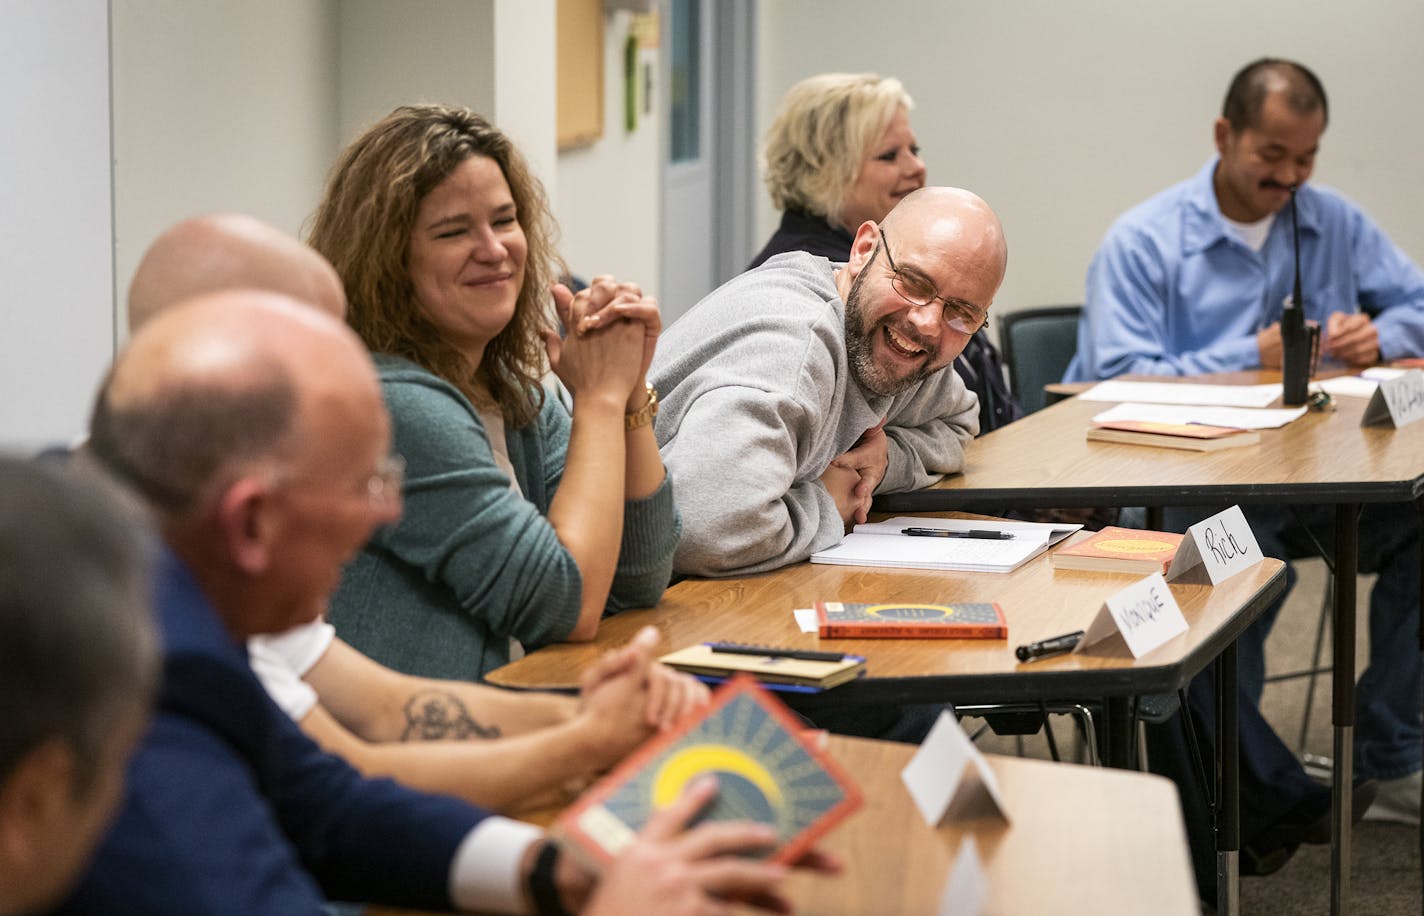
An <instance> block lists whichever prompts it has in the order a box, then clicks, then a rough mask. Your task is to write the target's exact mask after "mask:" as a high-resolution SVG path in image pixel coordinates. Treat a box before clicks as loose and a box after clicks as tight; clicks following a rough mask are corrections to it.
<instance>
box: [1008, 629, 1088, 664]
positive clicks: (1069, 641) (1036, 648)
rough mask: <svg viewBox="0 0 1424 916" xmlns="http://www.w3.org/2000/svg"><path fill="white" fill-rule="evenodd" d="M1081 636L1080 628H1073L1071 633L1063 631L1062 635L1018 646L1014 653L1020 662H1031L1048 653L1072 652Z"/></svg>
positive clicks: (1048, 654) (1044, 656)
mask: <svg viewBox="0 0 1424 916" xmlns="http://www.w3.org/2000/svg"><path fill="white" fill-rule="evenodd" d="M1082 638H1083V631H1082V630H1074V631H1073V632H1072V633H1064V634H1063V635H1062V636H1055V637H1053V638H1052V639H1045V640H1042V641H1041V642H1031V643H1029V644H1028V645H1026V646H1019V647H1018V648H1017V649H1015V650H1014V654H1015V655H1017V656H1018V657H1019V661H1021V662H1031V661H1033V660H1034V659H1039V658H1047V657H1048V656H1050V655H1060V654H1062V653H1064V652H1072V651H1073V650H1074V649H1075V648H1077V646H1078V642H1079V640H1081V639H1082Z"/></svg>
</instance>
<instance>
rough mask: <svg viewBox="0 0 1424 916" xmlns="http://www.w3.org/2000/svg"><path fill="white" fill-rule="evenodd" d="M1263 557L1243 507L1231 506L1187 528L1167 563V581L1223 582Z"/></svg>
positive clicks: (1214, 583) (1216, 583) (1218, 583)
mask: <svg viewBox="0 0 1424 916" xmlns="http://www.w3.org/2000/svg"><path fill="white" fill-rule="evenodd" d="M1261 558H1262V554H1261V545H1259V544H1257V543H1256V535H1255V533H1253V532H1252V531H1251V526H1250V525H1248V524H1247V523H1246V516H1245V515H1243V514H1242V512H1241V507H1240V506H1232V507H1231V508H1230V509H1226V510H1224V511H1222V512H1218V513H1217V514H1216V515H1213V516H1212V517H1211V518H1208V519H1203V520H1202V521H1200V522H1197V523H1196V524H1195V525H1193V526H1192V527H1190V528H1188V529H1187V534H1186V537H1184V538H1182V545H1181V546H1180V547H1178V548H1177V555H1176V556H1174V557H1173V558H1172V565H1171V566H1169V567H1167V581H1169V582H1183V583H1198V584H1204V583H1210V584H1212V585H1220V584H1221V583H1223V582H1225V581H1226V580H1227V579H1230V578H1231V577H1232V576H1234V575H1236V574H1237V573H1239V572H1241V571H1242V570H1243V569H1247V568H1249V567H1251V566H1254V565H1255V564H1256V562H1257V561H1258V560H1260V559H1261Z"/></svg>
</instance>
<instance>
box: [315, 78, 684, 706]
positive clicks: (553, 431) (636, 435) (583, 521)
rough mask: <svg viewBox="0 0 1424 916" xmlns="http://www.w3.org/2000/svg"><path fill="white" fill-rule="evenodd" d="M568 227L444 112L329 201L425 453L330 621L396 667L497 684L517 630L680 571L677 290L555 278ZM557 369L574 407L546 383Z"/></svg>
mask: <svg viewBox="0 0 1424 916" xmlns="http://www.w3.org/2000/svg"><path fill="white" fill-rule="evenodd" d="M552 234H553V220H552V217H551V216H550V214H549V212H548V205H547V203H546V201H545V198H544V193H543V189H542V188H541V186H540V185H539V182H538V180H537V179H535V178H534V176H533V175H532V174H531V173H530V171H529V168H528V166H527V165H526V164H525V162H524V159H523V157H522V156H520V154H519V152H518V151H517V150H516V149H515V148H514V146H513V144H512V143H511V142H510V140H509V138H508V137H506V136H505V135H504V134H503V133H501V132H500V131H499V130H498V129H497V128H495V127H494V126H493V125H491V124H489V123H488V122H487V121H485V120H484V119H483V118H481V117H480V116H479V115H476V114H474V113H473V112H471V111H469V110H467V109H462V108H453V107H445V106H438V105H422V106H409V107H402V108H398V109H396V110H395V111H394V112H392V113H391V114H390V115H388V116H387V117H386V118H384V119H382V120H381V121H380V122H378V123H377V124H375V125H374V126H373V127H371V128H370V129H369V130H367V131H366V132H365V133H364V134H362V135H361V136H360V137H359V138H358V139H357V140H356V141H354V142H353V143H352V144H351V145H350V146H349V147H348V148H347V149H346V150H345V152H343V153H342V155H341V156H340V158H339V159H338V160H337V163H336V165H335V166H334V168H333V169H332V173H331V176H330V179H329V182H328V185H327V189H326V193H325V195H324V197H323V199H322V202H321V204H320V206H319V207H318V209H317V212H316V216H315V220H314V224H313V227H312V232H311V239H310V241H311V244H312V245H313V247H315V248H316V249H317V250H318V251H320V252H321V253H322V254H324V255H325V256H326V257H327V258H328V259H330V261H331V262H332V264H333V265H335V267H336V269H337V272H338V273H340V274H341V277H342V280H343V283H344V285H345V288H346V295H347V298H348V300H349V311H348V321H349V322H350V324H351V326H352V327H353V328H354V329H355V330H356V332H357V333H358V334H359V335H360V336H361V338H362V339H363V340H364V341H365V342H366V345H367V347H369V348H370V350H371V352H372V354H373V356H374V358H375V360H376V365H377V368H378V370H379V372H380V376H381V382H382V388H383V392H384V395H385V399H386V404H387V406H388V407H389V409H390V413H391V417H392V421H393V424H394V434H395V442H396V448H397V450H398V451H399V452H400V453H401V455H402V456H403V457H404V458H405V461H406V462H407V471H406V479H405V484H404V488H403V497H404V499H405V514H404V516H403V518H402V519H401V520H400V522H399V523H398V524H396V525H394V526H392V527H390V528H387V529H384V530H382V531H380V532H378V533H377V535H376V536H375V537H374V538H373V539H372V541H371V543H370V544H368V545H367V547H366V548H365V550H363V551H362V552H361V553H360V554H359V555H358V556H357V557H356V558H355V559H354V560H353V561H352V563H351V564H350V566H349V567H348V568H347V570H346V572H345V575H344V576H343V579H342V582H341V586H340V588H339V589H338V591H337V593H336V595H335V597H334V598H333V600H332V605H331V609H330V619H331V622H332V623H333V624H334V625H335V626H336V628H337V630H338V631H339V632H340V633H341V635H342V636H343V638H345V639H346V640H347V641H349V642H351V643H352V644H353V645H355V646H356V647H357V648H359V649H361V650H362V651H363V652H365V653H366V654H368V655H370V656H372V657H373V658H376V659H377V660H379V661H381V662H383V663H385V664H387V665H389V666H391V667H394V668H397V669H400V670H403V671H408V672H411V673H414V674H421V675H425V676H430V677H452V678H465V679H477V678H479V677H480V676H481V675H483V674H484V672H486V671H488V670H490V669H492V668H495V667H497V666H499V665H500V664H503V663H504V662H505V661H507V660H508V657H509V640H510V639H511V638H512V639H515V640H518V641H519V642H521V643H523V644H524V645H526V646H539V645H544V644H547V643H550V642H557V641H559V640H565V639H574V640H580V639H591V638H592V637H593V636H594V634H595V633H596V632H597V627H598V621H599V618H600V617H601V616H602V615H603V613H604V612H605V610H619V609H622V608H627V607H643V606H648V605H651V604H654V603H656V602H657V600H658V598H659V596H660V595H661V594H662V591H663V589H664V588H665V587H666V585H667V582H668V579H669V577H670V576H671V570H672V554H673V548H674V547H675V546H676V543H677V536H678V521H677V516H676V512H675V509H674V507H673V498H672V487H671V483H670V481H669V480H668V478H667V475H666V472H665V471H664V469H663V465H662V461H661V459H660V457H659V455H658V449H657V443H656V441H655V440H654V438H653V434H652V427H651V425H650V422H651V419H652V416H653V414H654V413H655V411H656V406H657V400H656V394H655V393H654V392H653V390H652V389H651V388H650V387H649V386H648V385H647V383H646V381H645V378H644V375H645V373H646V370H647V366H648V362H649V360H650V359H651V357H652V353H653V347H654V345H655V344H656V341H657V335H658V332H659V330H660V328H661V325H660V319H659V316H658V309H657V303H656V302H655V301H654V300H652V299H650V298H646V297H644V296H643V295H642V293H641V291H640V290H639V289H638V288H637V287H636V286H635V285H633V284H630V283H621V284H620V283H615V282H614V281H613V280H612V279H611V278H607V277H601V278H597V279H595V281H594V283H593V285H592V286H591V287H590V288H589V289H588V290H585V291H584V292H581V293H579V294H578V295H577V296H574V295H573V294H571V293H570V292H569V291H568V290H567V289H566V288H564V287H563V286H560V285H553V286H552V287H551V279H552V278H553V277H554V276H555V275H556V272H557V271H558V269H559V267H560V266H561V265H560V262H559V258H558V255H557V254H556V253H555V251H554V250H553V245H552ZM551 288H552V291H553V303H554V306H555V309H556V310H557V313H558V319H559V320H560V321H562V323H563V324H564V326H565V327H566V328H567V329H568V333H567V336H566V337H564V338H562V339H561V338H560V336H559V335H558V334H557V333H555V331H554V330H553V321H554V315H552V314H551V313H550V311H551V310H550V309H549V307H548V305H549V302H550V290H551ZM546 366H547V367H549V368H552V370H553V371H554V373H555V374H556V375H557V376H558V378H559V379H560V380H561V381H562V382H563V383H564V385H565V386H566V387H567V388H568V389H569V391H570V392H571V393H572V395H573V410H572V414H571V413H570V411H568V410H566V409H565V408H564V407H563V405H562V404H561V403H560V402H559V400H558V399H557V398H555V397H552V396H546V394H545V390H544V387H543V385H542V383H541V380H542V379H543V377H544V374H545V369H546Z"/></svg>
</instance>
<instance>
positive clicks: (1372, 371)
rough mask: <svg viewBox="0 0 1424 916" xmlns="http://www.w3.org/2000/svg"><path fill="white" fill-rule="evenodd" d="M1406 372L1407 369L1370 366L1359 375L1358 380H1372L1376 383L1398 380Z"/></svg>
mask: <svg viewBox="0 0 1424 916" xmlns="http://www.w3.org/2000/svg"><path fill="white" fill-rule="evenodd" d="M1408 371H1409V370H1408V369H1396V368H1394V367H1393V366H1371V367H1370V368H1368V369H1366V370H1364V371H1363V372H1361V373H1360V378H1372V379H1374V380H1375V381H1377V382H1387V381H1390V380H1391V379H1397V378H1399V377H1400V376H1401V375H1403V374H1404V373H1406V372H1408Z"/></svg>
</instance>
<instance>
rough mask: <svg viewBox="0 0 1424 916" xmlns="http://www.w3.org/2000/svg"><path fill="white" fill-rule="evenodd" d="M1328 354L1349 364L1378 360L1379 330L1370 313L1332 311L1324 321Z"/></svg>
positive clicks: (1362, 363)
mask: <svg viewBox="0 0 1424 916" xmlns="http://www.w3.org/2000/svg"><path fill="white" fill-rule="evenodd" d="M1323 346H1324V349H1325V353H1326V355H1328V356H1333V357H1334V358H1335V359H1338V360H1339V361H1340V362H1342V363H1344V364H1345V365H1347V366H1371V365H1374V364H1375V363H1377V362H1379V359H1380V348H1379V329H1378V328H1376V327H1375V323H1374V322H1373V321H1371V320H1370V316H1368V315H1365V314H1361V313H1358V312H1356V313H1354V314H1347V313H1345V312H1331V313H1330V317H1329V318H1328V319H1327V320H1326V322H1325V340H1324V341H1323Z"/></svg>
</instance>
